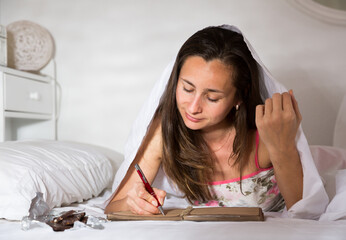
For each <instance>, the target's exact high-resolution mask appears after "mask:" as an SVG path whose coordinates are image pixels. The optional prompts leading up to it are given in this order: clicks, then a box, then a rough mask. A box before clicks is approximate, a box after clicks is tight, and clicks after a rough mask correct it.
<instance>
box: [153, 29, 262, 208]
mask: <svg viewBox="0 0 346 240" xmlns="http://www.w3.org/2000/svg"><path fill="white" fill-rule="evenodd" d="M190 56H200V57H202V58H203V59H204V60H205V61H211V60H213V59H219V60H221V61H222V62H223V63H224V64H226V65H229V66H232V69H233V74H232V79H230V81H232V84H233V86H234V87H235V88H236V95H235V98H236V100H237V101H241V102H242V104H241V105H240V108H239V110H238V111H236V110H235V109H234V108H232V110H231V111H230V112H229V114H228V119H229V121H230V122H231V123H232V124H233V125H234V127H235V130H236V135H235V139H234V142H233V153H232V154H231V156H230V157H235V159H236V160H235V163H234V165H237V166H238V167H239V170H240V177H241V176H242V170H243V167H244V166H245V165H246V164H247V161H248V157H246V156H247V154H248V149H249V146H250V141H249V139H250V134H251V132H252V131H253V130H254V129H256V124H255V108H256V106H257V105H258V104H262V103H263V101H262V99H261V97H260V92H259V81H260V75H259V71H258V66H257V62H256V61H255V60H254V58H253V57H252V55H251V52H250V51H249V49H248V47H247V45H246V43H245V42H244V40H243V36H242V35H241V34H239V33H236V32H234V31H231V30H227V29H223V28H222V27H208V28H205V29H203V30H200V31H198V32H196V33H195V34H194V35H192V36H191V37H190V38H189V39H188V40H187V41H186V42H185V43H184V44H183V46H182V47H181V49H180V50H179V53H178V55H177V58H176V61H175V64H174V67H173V70H172V73H171V76H170V78H169V81H168V83H167V86H166V89H165V92H164V94H163V95H162V98H161V100H160V103H159V106H158V109H157V111H156V115H159V116H160V117H161V121H162V137H163V156H162V164H163V168H164V171H165V173H166V174H167V176H168V177H169V178H170V179H171V180H173V182H174V183H175V184H176V185H177V187H178V188H179V189H180V190H181V191H182V192H183V193H185V195H186V197H187V199H188V200H189V201H190V202H192V201H194V200H198V201H203V202H204V201H208V200H210V199H212V196H211V194H210V192H209V189H208V185H207V182H210V180H211V173H212V169H213V163H212V157H211V156H212V154H211V150H210V149H209V147H208V145H207V144H206V142H205V141H204V140H203V138H202V136H201V134H200V131H199V130H191V129H189V128H187V127H186V126H185V124H184V121H183V119H182V117H181V116H180V113H179V111H178V108H177V103H176V95H175V94H176V88H177V82H178V78H179V74H180V70H181V68H182V66H183V64H184V62H185V61H186V59H187V58H188V57H190Z"/></svg>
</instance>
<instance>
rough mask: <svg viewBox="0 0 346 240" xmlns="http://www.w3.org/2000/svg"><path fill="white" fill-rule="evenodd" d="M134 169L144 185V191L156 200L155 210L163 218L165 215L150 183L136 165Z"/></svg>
mask: <svg viewBox="0 0 346 240" xmlns="http://www.w3.org/2000/svg"><path fill="white" fill-rule="evenodd" d="M135 168H136V170H137V173H138V175H139V177H140V178H141V179H142V181H143V183H144V186H145V189H146V190H147V191H148V192H149V193H150V194H151V195H152V196H153V197H154V198H155V199H156V201H157V208H158V209H159V210H160V212H161V214H162V215H163V216H165V213H164V212H163V208H162V206H161V204H160V202H159V200H158V199H157V196H156V194H155V192H154V190H153V189H152V187H151V186H150V183H149V182H148V180H147V178H146V177H145V175H144V173H143V171H142V169H141V168H140V167H139V165H138V164H136V165H135Z"/></svg>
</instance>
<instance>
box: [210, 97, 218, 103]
mask: <svg viewBox="0 0 346 240" xmlns="http://www.w3.org/2000/svg"><path fill="white" fill-rule="evenodd" d="M208 100H209V101H210V102H217V101H219V99H213V98H209V97H208Z"/></svg>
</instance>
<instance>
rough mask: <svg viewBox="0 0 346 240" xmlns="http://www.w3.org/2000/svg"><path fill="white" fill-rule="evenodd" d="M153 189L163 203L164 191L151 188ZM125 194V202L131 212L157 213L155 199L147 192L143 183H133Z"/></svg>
mask: <svg viewBox="0 0 346 240" xmlns="http://www.w3.org/2000/svg"><path fill="white" fill-rule="evenodd" d="M153 190H154V192H155V194H156V197H157V198H158V200H159V201H160V204H161V205H163V202H164V199H165V197H166V192H165V191H163V190H161V189H157V188H153ZM127 196H128V198H127V204H128V205H129V207H130V209H131V211H132V212H133V213H136V214H140V215H146V214H158V213H159V210H158V208H157V206H158V203H157V200H156V199H155V198H154V197H153V196H152V195H151V194H150V193H149V192H147V190H146V189H145V187H144V184H143V183H141V182H138V183H135V185H134V188H133V189H132V190H131V191H129V192H128V194H127Z"/></svg>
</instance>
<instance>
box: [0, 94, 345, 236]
mask: <svg viewBox="0 0 346 240" xmlns="http://www.w3.org/2000/svg"><path fill="white" fill-rule="evenodd" d="M345 113H346V100H344V102H343V104H342V105H341V109H340V113H339V115H338V120H337V124H336V129H339V131H338V133H339V134H338V136H337V138H335V139H334V145H335V146H334V147H332V146H310V149H311V153H312V155H313V158H314V161H315V163H316V166H317V169H318V170H319V173H320V175H321V177H322V179H323V181H324V185H325V189H326V191H327V193H328V195H329V198H330V202H329V205H328V207H327V209H326V210H325V212H324V214H322V215H321V217H320V219H319V220H308V219H293V218H282V217H281V216H280V214H278V213H265V221H264V222H184V221H182V222H175V221H137V222H136V221H126V222H110V221H106V220H105V217H106V216H105V215H104V214H103V209H102V207H101V206H102V204H103V203H104V202H105V201H106V200H107V199H108V198H109V196H110V195H111V192H112V191H111V186H112V183H113V178H114V175H115V173H116V171H117V170H118V168H119V166H120V164H121V162H122V161H123V155H122V154H120V153H118V152H116V151H113V150H111V149H106V148H103V147H100V146H95V145H90V144H85V143H77V142H67V141H53V140H23V141H7V142H2V143H0V166H1V168H0V189H1V192H0V239H6V240H10V239H16V240H17V239H50V240H54V239H62V238H65V239H72V238H82V239H111V238H112V239H156V238H163V239H231V238H232V239H250V238H251V239H317V240H319V239H346V203H345V199H346V185H345V183H346V148H344V145H343V144H344V143H345V142H346V136H345V134H346V131H343V133H344V135H343V136H342V134H341V133H342V131H340V129H346V128H345V122H346V121H345V119H344V117H345ZM336 146H337V147H336ZM36 192H41V193H42V194H43V197H44V200H45V202H46V204H47V205H48V206H49V208H52V209H53V211H54V213H55V214H58V213H61V212H63V211H67V210H71V209H73V210H81V211H84V212H86V214H87V215H88V216H91V217H90V219H94V225H92V224H89V225H83V224H76V225H75V228H72V229H69V230H65V231H64V232H54V231H53V230H52V228H51V227H49V226H48V225H46V224H43V223H40V222H31V225H30V226H29V227H28V226H27V225H23V224H25V223H26V222H25V221H21V220H22V218H23V216H27V215H28V213H29V209H30V208H31V207H32V206H31V200H32V198H33V197H34V196H35V195H36ZM23 226H24V227H25V226H26V227H27V230H23V229H22V228H23ZM95 226H96V227H95ZM92 227H94V228H92Z"/></svg>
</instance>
